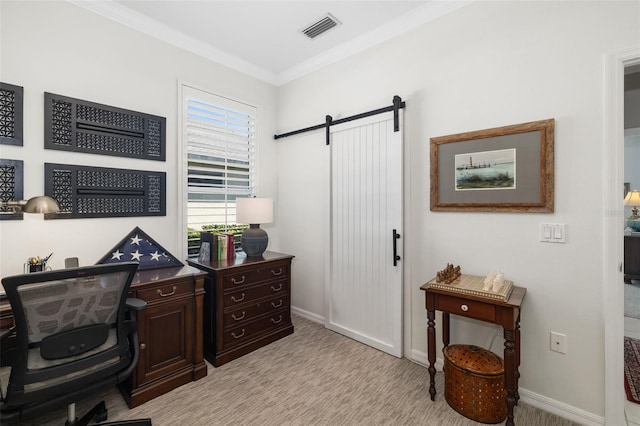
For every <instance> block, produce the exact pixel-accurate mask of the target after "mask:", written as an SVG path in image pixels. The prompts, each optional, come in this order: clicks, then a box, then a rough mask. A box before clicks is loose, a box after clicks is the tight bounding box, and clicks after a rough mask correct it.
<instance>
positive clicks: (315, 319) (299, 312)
mask: <svg viewBox="0 0 640 426" xmlns="http://www.w3.org/2000/svg"><path fill="white" fill-rule="evenodd" d="M291 313H292V314H296V315H299V316H301V317H302V318H305V319H308V320H309V321H313V322H317V323H318V324H322V325H324V317H323V316H320V315H317V314H314V313H313V312H309V311H305V310H304V309H300V308H296V307H295V306H292V307H291Z"/></svg>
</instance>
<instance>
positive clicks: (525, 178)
mask: <svg viewBox="0 0 640 426" xmlns="http://www.w3.org/2000/svg"><path fill="white" fill-rule="evenodd" d="M554 128H555V120H554V119H548V120H540V121H532V122H529V123H522V124H515V125H511V126H505V127H497V128H493V129H486V130H479V131H474V132H467V133H459V134H455V135H448V136H440V137H434V138H431V146H430V157H431V185H430V186H431V211H477V212H529V213H531V212H534V213H552V212H553V208H554V204H553V203H554Z"/></svg>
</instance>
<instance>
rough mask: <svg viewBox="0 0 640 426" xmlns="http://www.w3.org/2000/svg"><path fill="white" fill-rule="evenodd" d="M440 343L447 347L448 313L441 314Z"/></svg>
mask: <svg viewBox="0 0 640 426" xmlns="http://www.w3.org/2000/svg"><path fill="white" fill-rule="evenodd" d="M442 343H443V344H444V347H445V348H446V347H447V346H449V312H443V313H442Z"/></svg>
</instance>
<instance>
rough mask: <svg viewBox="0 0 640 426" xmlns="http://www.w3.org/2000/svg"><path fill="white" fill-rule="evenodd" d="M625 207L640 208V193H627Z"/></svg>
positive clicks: (634, 191)
mask: <svg viewBox="0 0 640 426" xmlns="http://www.w3.org/2000/svg"><path fill="white" fill-rule="evenodd" d="M624 205H625V206H640V191H638V190H633V191H629V192H627V196H626V197H624Z"/></svg>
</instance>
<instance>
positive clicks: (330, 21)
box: [302, 13, 340, 40]
mask: <svg viewBox="0 0 640 426" xmlns="http://www.w3.org/2000/svg"><path fill="white" fill-rule="evenodd" d="M338 25H340V21H338V20H337V19H336V18H335V17H334V16H332V15H331V14H330V13H327V14H326V15H325V16H323V17H322V18H320V19H319V20H318V21H317V22H314V23H313V24H311V25H309V26H308V27H307V28H305V29H303V30H302V33H303V34H304V35H306V36H307V37H309V38H310V39H312V40H313V39H314V38H316V37H318V36H319V35H321V34H324V33H326V32H327V31H329V30H330V29H331V28H335V27H337V26H338Z"/></svg>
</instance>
